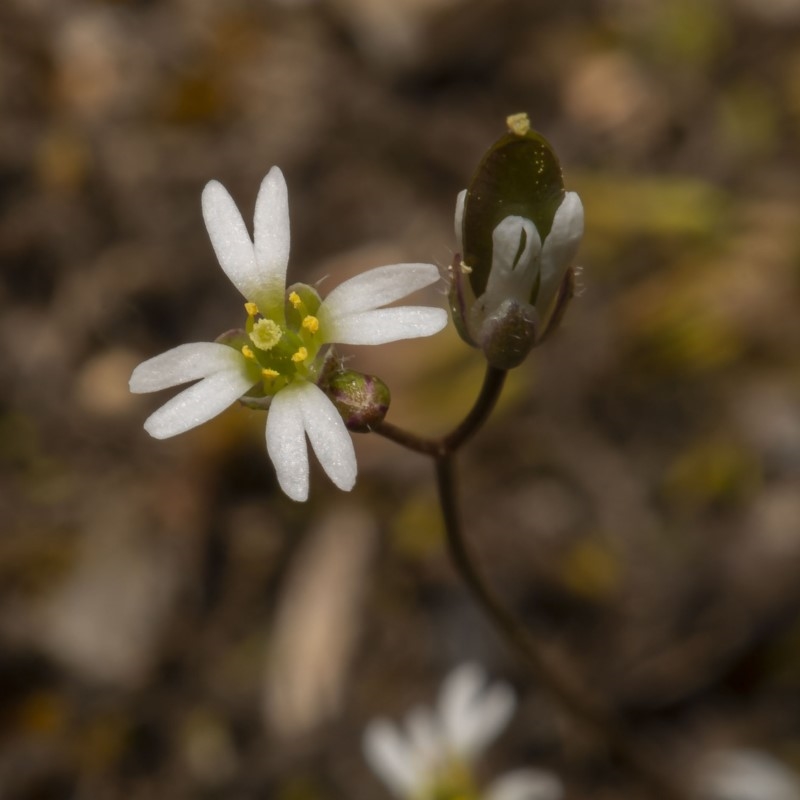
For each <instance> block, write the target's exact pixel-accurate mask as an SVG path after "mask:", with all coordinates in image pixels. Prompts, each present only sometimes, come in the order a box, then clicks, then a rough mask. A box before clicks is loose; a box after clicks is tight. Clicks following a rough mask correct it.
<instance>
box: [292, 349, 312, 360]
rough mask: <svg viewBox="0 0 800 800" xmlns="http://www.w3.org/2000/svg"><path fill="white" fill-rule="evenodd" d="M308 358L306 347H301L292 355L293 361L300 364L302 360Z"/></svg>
mask: <svg viewBox="0 0 800 800" xmlns="http://www.w3.org/2000/svg"><path fill="white" fill-rule="evenodd" d="M307 358H308V350H306V348H305V347H299V348H298V349H297V352H296V353H295V354H294V355H293V356H292V361H294V363H295V364H299V363H300V362H301V361H305V360H306V359H307Z"/></svg>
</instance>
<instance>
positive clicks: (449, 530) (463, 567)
mask: <svg viewBox="0 0 800 800" xmlns="http://www.w3.org/2000/svg"><path fill="white" fill-rule="evenodd" d="M506 374H507V373H506V372H505V371H504V370H498V369H495V368H494V367H487V370H486V374H485V376H484V381H483V385H482V386H481V390H480V392H479V394H478V397H477V399H476V400H475V403H474V405H473V406H472V408H471V409H470V411H469V413H468V414H467V415H466V416H465V417H464V419H463V420H462V422H461V423H460V424H459V425H457V426H456V427H455V428H453V430H452V431H451V432H450V433H448V434H446V435H445V436H443V437H441V438H438V439H431V438H426V437H422V436H417V435H416V434H413V433H410V432H408V431H405V430H404V429H402V428H398V427H397V426H395V425H392V424H391V423H388V422H386V421H385V420H384V421H383V422H382V423H380V424H379V425H378V426H376V427H375V429H374V432H375V433H378V434H380V435H381V436H384V437H385V438H387V439H390V440H392V441H393V442H396V443H397V444H400V445H402V446H403V447H406V448H408V449H410V450H414V451H416V452H418V453H422V454H424V455H427V456H430V457H431V458H433V459H434V463H435V467H436V481H437V488H438V492H439V500H440V503H441V507H442V515H443V519H444V525H445V531H446V536H447V545H448V549H449V552H450V557H451V559H452V561H453V564H454V565H455V567H456V569H457V570H458V572H459V574H460V576H461V578H462V580H463V581H464V583H465V584H466V585H467V588H468V589H469V590H470V592H471V593H472V595H473V596H474V598H475V600H476V601H477V602H478V604H479V605H480V607H481V608H482V609H483V611H484V613H485V614H486V615H487V616H488V617H489V619H490V620H491V621H492V623H493V625H494V627H495V629H496V630H497V632H498V633H499V634H500V635H501V636H502V638H503V639H504V640H505V642H506V643H507V644H508V645H509V646H510V647H511V648H512V649H513V650H515V651H516V652H517V653H518V654H519V655H521V656H522V657H523V658H524V659H525V661H526V662H527V664H528V666H529V667H530V669H531V671H532V673H533V674H534V676H535V678H536V680H537V681H538V682H539V683H541V684H542V685H543V686H546V687H548V688H549V690H550V691H551V693H552V694H553V695H554V696H555V697H556V698H557V699H558V700H559V702H560V703H561V704H562V705H563V706H564V708H565V709H567V711H569V712H570V713H571V714H572V715H573V716H574V717H576V718H578V719H580V720H582V721H583V722H584V723H585V724H586V725H587V726H588V727H589V728H591V729H592V730H593V731H594V732H595V733H596V734H599V735H600V736H601V738H602V739H603V740H604V742H605V743H606V745H607V746H608V748H609V750H610V752H611V753H612V754H613V755H615V756H616V757H617V759H619V761H620V762H622V763H623V764H625V765H627V766H628V768H629V769H631V770H632V771H633V772H634V773H635V774H637V775H638V776H639V778H640V779H641V780H642V781H643V782H644V783H646V784H647V786H648V788H649V789H650V791H651V793H652V796H653V797H655V798H658V800H682V798H683V797H684V795H683V793H682V792H681V791H680V789H679V787H678V786H677V784H676V782H675V781H674V780H673V779H672V777H671V776H668V775H666V774H665V773H664V771H663V770H661V769H659V768H658V767H657V765H656V763H655V762H654V760H653V759H652V758H651V757H650V755H649V754H648V753H647V752H646V751H645V750H644V748H642V747H641V746H640V745H639V744H637V743H636V741H635V738H634V736H633V735H632V734H631V732H630V731H628V730H626V728H625V726H624V725H623V724H622V723H621V722H620V720H619V719H618V718H617V715H616V714H615V713H614V712H613V710H612V709H611V708H609V707H608V705H607V704H605V703H601V702H599V701H598V700H597V699H596V698H595V697H593V696H592V695H591V694H590V693H588V692H587V691H586V690H585V689H584V688H583V687H584V685H585V684H584V683H582V682H581V681H580V680H578V678H577V677H576V675H575V673H574V671H573V670H572V669H571V668H570V667H569V666H568V665H567V663H566V662H565V659H564V658H563V656H557V655H556V654H555V653H554V652H552V651H549V650H547V649H546V648H544V647H543V646H541V645H540V644H539V643H538V642H537V641H536V640H535V639H534V638H533V636H532V635H531V633H530V632H529V631H528V629H527V627H526V626H525V625H524V624H523V623H522V622H520V620H519V619H518V618H517V617H516V615H515V614H514V613H513V612H512V611H510V610H509V609H508V608H507V607H506V605H505V604H504V603H503V602H502V601H501V600H500V598H499V597H498V596H497V594H496V593H495V592H494V590H493V589H492V588H491V587H490V585H489V583H488V582H487V581H486V580H485V578H484V576H483V575H482V573H481V572H480V570H479V569H478V567H477V563H476V560H475V558H474V557H473V556H472V553H471V552H470V549H469V546H468V544H467V541H466V539H465V538H464V534H463V532H462V528H461V523H460V519H459V515H458V507H457V501H456V481H455V463H454V457H455V453H456V451H457V450H458V449H459V448H460V447H461V446H462V445H463V444H464V443H465V442H466V441H467V440H468V439H470V438H471V437H472V436H473V435H474V434H475V433H477V431H478V430H480V428H481V426H482V425H483V424H484V423H485V422H486V420H487V419H488V417H489V415H490V414H491V412H492V410H493V409H494V407H495V404H496V403H497V400H498V398H499V397H500V393H501V391H502V388H503V385H504V383H505V378H506Z"/></svg>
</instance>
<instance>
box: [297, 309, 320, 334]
mask: <svg viewBox="0 0 800 800" xmlns="http://www.w3.org/2000/svg"><path fill="white" fill-rule="evenodd" d="M300 324H301V325H302V326H303V327H304V328H305V329H306V330H307V331H308V332H309V333H316V332H317V331H318V330H319V320H318V319H317V318H316V317H312V316H311V314H309V315H308V316H307V317H303V321H302V322H301V323H300Z"/></svg>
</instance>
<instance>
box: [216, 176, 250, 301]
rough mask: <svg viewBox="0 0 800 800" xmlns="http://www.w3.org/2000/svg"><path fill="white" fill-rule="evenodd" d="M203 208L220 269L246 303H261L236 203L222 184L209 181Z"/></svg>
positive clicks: (246, 234)
mask: <svg viewBox="0 0 800 800" xmlns="http://www.w3.org/2000/svg"><path fill="white" fill-rule="evenodd" d="M202 206H203V219H204V220H205V222H206V230H208V236H209V238H210V239H211V245H212V247H213V248H214V252H215V253H216V254H217V260H218V261H219V265H220V266H221V267H222V269H223V271H224V272H225V274H226V275H227V276H228V278H230V281H231V283H232V284H233V285H234V286H235V287H236V288H237V289H238V290H239V291H240V292H241V293H242V295H244V297H245V299H247V300H255V301H256V302H258V300H256V295H257V294H258V290H259V286H260V285H261V279H260V275H259V271H258V268H257V267H256V257H255V251H254V249H253V242H252V241H251V239H250V234H249V233H248V232H247V226H246V225H245V224H244V220H243V219H242V215H241V214H240V213H239V209H238V208H237V207H236V203H234V202H233V198H232V197H231V196H230V194H228V190H227V189H226V188H225V187H224V186H223V185H222V184H221V183H219V181H209V182H208V183H207V184H206V187H205V189H203V198H202Z"/></svg>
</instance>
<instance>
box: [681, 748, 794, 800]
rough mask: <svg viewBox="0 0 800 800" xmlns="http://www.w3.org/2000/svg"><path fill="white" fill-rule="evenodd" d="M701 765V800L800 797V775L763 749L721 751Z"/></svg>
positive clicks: (792, 799)
mask: <svg viewBox="0 0 800 800" xmlns="http://www.w3.org/2000/svg"><path fill="white" fill-rule="evenodd" d="M700 767H701V768H700V773H699V775H698V776H697V779H698V785H697V787H696V788H697V790H698V791H697V795H698V797H699V798H700V800H800V780H799V779H798V776H797V775H796V774H795V773H793V772H792V770H790V769H789V768H788V767H787V766H786V765H785V764H782V763H781V762H780V761H778V760H777V759H775V758H773V757H772V756H770V755H768V754H767V753H764V752H761V751H759V750H750V749H741V750H737V749H734V750H720V751H717V752H714V753H711V754H710V755H708V756H706V757H705V758H704V759H702V762H701V765H700Z"/></svg>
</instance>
